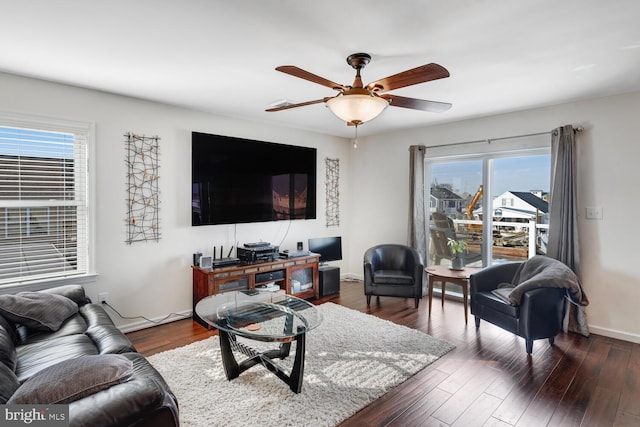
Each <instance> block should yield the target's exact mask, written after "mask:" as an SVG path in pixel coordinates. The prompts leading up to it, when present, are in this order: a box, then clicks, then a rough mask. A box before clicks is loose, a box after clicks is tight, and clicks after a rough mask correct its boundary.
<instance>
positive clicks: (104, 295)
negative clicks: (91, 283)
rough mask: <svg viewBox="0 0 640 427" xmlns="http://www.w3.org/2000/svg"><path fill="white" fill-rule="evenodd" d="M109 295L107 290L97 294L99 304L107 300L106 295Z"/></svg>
mask: <svg viewBox="0 0 640 427" xmlns="http://www.w3.org/2000/svg"><path fill="white" fill-rule="evenodd" d="M108 296H109V294H108V293H107V292H101V293H99V294H98V300H99V301H100V303H101V304H103V303H105V302H107V297H108Z"/></svg>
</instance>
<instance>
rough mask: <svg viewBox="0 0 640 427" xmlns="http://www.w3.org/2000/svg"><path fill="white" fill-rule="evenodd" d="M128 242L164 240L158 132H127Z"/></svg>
mask: <svg viewBox="0 0 640 427" xmlns="http://www.w3.org/2000/svg"><path fill="white" fill-rule="evenodd" d="M124 136H125V138H126V139H125V144H126V150H127V158H126V163H127V207H128V209H127V210H128V212H127V220H126V221H127V239H126V243H128V244H131V243H133V242H146V241H149V240H155V241H156V242H157V241H159V240H160V219H159V214H160V207H159V205H160V199H159V190H158V178H159V175H158V157H159V153H158V141H159V140H160V138H159V137H157V136H151V137H147V136H144V135H142V136H141V135H137V134H134V133H127V134H125V135H124Z"/></svg>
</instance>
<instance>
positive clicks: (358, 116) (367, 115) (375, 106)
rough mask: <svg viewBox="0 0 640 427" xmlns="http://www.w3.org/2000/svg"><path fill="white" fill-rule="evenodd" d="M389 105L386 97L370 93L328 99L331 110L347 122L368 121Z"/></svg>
mask: <svg viewBox="0 0 640 427" xmlns="http://www.w3.org/2000/svg"><path fill="white" fill-rule="evenodd" d="M387 105H389V103H388V102H387V101H385V100H384V99H382V98H380V97H377V96H370V95H342V96H337V97H335V98H331V99H330V100H328V101H327V107H329V109H330V110H331V112H332V113H333V114H335V115H336V116H338V117H339V118H340V119H342V120H344V121H345V122H347V123H349V122H356V123H366V122H368V121H369V120H372V119H374V118H376V117H377V116H378V115H379V114H380V113H382V111H384V109H385V108H387Z"/></svg>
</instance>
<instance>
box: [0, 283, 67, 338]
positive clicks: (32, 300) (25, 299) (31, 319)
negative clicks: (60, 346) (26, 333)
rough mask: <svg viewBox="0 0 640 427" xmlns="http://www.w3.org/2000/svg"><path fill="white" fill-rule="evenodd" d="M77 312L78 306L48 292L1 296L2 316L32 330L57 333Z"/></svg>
mask: <svg viewBox="0 0 640 427" xmlns="http://www.w3.org/2000/svg"><path fill="white" fill-rule="evenodd" d="M77 312H78V304H76V303H75V302H73V301H71V300H70V299H69V298H67V297H63V296H61V295H56V294H51V293H46V292H19V293H17V294H15V295H10V294H6V295H0V314H2V315H3V316H4V317H6V318H7V319H9V320H10V321H12V322H14V323H17V324H20V325H24V326H26V327H28V328H31V329H36V330H50V331H56V330H58V328H60V325H61V324H62V322H64V321H65V320H66V319H67V318H69V317H70V316H72V315H73V314H75V313H77Z"/></svg>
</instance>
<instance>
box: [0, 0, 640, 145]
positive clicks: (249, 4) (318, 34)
mask: <svg viewBox="0 0 640 427" xmlns="http://www.w3.org/2000/svg"><path fill="white" fill-rule="evenodd" d="M0 11H1V19H0V22H1V24H0V71H5V72H9V73H14V74H20V75H26V76H31V77H36V78H41V79H46V80H51V81H55V82H61V83H68V84H71V85H76V86H82V87H87V88H92V89H98V90H102V91H107V92H113V93H117V94H123V95H129V96H133V97H139V98H144V99H148V100H152V101H158V102H163V103H169V104H174V105H178V106H184V107H189V108H193V109H197V110H202V111H206V112H211V113H216V114H222V115H227V116H234V117H241V118H246V119H250V120H259V121H264V122H271V123H274V124H279V125H284V126H290V127H296V128H301V129H306V130H311V131H314V132H320V133H325V134H329V135H336V136H343V137H353V128H351V127H347V126H346V125H345V124H344V123H343V122H341V121H340V120H339V119H337V118H336V117H335V116H333V115H332V114H331V113H330V112H329V111H328V110H327V109H326V108H325V107H324V105H323V104H316V105H311V106H306V107H301V108H296V109H291V110H286V111H280V112H271V113H267V112H265V111H264V110H265V109H266V108H269V105H270V104H271V103H274V102H276V101H279V100H283V99H287V100H289V101H292V102H303V101H308V100H314V99H319V98H323V97H325V96H333V95H334V94H335V92H333V91H332V90H331V89H328V88H326V87H324V86H320V85H318V84H313V83H310V82H308V81H305V80H301V79H298V78H295V77H291V76H289V75H286V74H284V73H280V72H277V71H275V70H274V68H275V67H276V66H278V65H296V66H298V67H300V68H303V69H305V70H307V71H310V72H312V73H314V74H317V75H320V76H322V77H325V78H327V79H329V80H332V81H335V82H338V83H342V84H345V85H350V84H351V83H352V82H353V77H354V75H355V71H354V70H353V69H352V68H351V67H350V66H348V65H347V63H346V61H345V58H346V57H347V56H348V55H349V54H351V53H354V52H367V53H369V54H370V55H371V56H372V57H373V59H372V61H371V63H370V64H369V65H368V66H367V67H366V68H365V69H364V70H363V72H362V75H363V81H364V83H365V84H367V83H369V82H371V81H374V80H378V79H380V78H382V77H386V76H388V75H392V74H396V73H398V72H400V71H404V70H407V69H410V68H414V67H416V66H419V65H423V64H427V63H430V62H435V63H438V64H440V65H442V66H444V67H445V68H447V69H448V70H449V72H450V73H451V77H449V78H446V79H441V80H437V81H433V82H428V83H423V84H420V85H416V86H410V87H407V88H403V89H398V90H395V91H392V92H390V93H393V94H396V95H402V96H408V97H414V98H421V99H429V100H435V101H443V102H451V103H453V108H452V109H451V110H449V111H448V112H445V113H441V114H436V113H427V112H423V111H413V110H408V109H405V108H393V107H389V108H387V110H386V111H384V112H383V113H382V115H381V116H380V117H378V118H376V119H375V120H373V121H371V122H370V123H366V124H365V125H363V126H361V127H360V129H359V133H360V135H361V136H364V135H369V134H375V133H383V132H388V131H392V130H395V129H400V128H408V127H417V126H425V125H429V124H434V123H438V122H443V121H454V120H460V119H464V118H470V117H478V116H483V115H490V114H496V113H502V112H509V111H515V110H522V109H527V108H532V107H537V106H544V105H550V104H557V103H563V102H567V101H574V100H579V99H584V98H593V97H600V96H607V95H612V94H619V93H625V92H635V91H640V2H638V1H637V0H615V1H602V0H563V1H559V0H526V1H525V0H521V1H514V0H454V1H435V0H414V1H411V0H403V1H400V0H397V1H389V0H322V1H304V0H271V1H268V0H235V1H232V0H229V1H223V0H189V1H169V0H135V1H130V0H128V1H125V0H111V1H101V2H98V1H87V0H61V1H50V0H20V1H16V0H0ZM0 96H1V92H0Z"/></svg>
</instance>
